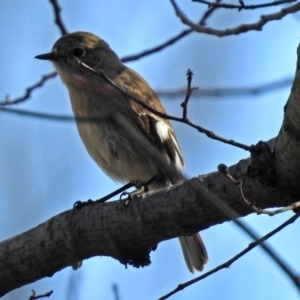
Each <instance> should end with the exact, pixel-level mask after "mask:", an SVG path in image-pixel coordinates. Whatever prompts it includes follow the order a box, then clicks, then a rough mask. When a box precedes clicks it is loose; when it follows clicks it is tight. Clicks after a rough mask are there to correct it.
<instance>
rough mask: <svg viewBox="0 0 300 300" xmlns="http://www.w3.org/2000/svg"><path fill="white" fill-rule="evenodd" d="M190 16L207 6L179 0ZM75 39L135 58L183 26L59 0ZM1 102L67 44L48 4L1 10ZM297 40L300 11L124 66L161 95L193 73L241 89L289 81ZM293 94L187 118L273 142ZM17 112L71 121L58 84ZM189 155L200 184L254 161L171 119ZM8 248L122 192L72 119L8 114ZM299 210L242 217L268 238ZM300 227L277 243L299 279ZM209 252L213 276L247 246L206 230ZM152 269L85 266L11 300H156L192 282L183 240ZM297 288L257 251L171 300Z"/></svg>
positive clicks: (204, 108)
mask: <svg viewBox="0 0 300 300" xmlns="http://www.w3.org/2000/svg"><path fill="white" fill-rule="evenodd" d="M178 3H179V4H180V5H181V7H182V8H184V9H185V10H186V13H187V14H189V16H190V17H191V18H192V19H193V20H195V21H196V20H198V18H199V16H200V15H201V12H202V11H203V9H204V6H203V5H201V4H198V3H193V2H190V1H180V2H179V1H178ZM60 4H61V7H62V18H63V20H64V23H65V25H66V28H67V30H68V31H70V32H71V31H77V30H84V31H90V32H93V33H95V34H97V35H99V36H101V37H102V38H103V39H104V40H106V41H107V42H108V43H109V44H110V46H111V47H112V49H114V51H115V52H116V53H117V54H118V55H119V56H120V57H124V56H125V55H129V54H135V53H138V52H140V51H142V50H144V49H148V48H150V47H152V46H156V45H158V44H160V43H162V42H164V41H165V40H166V39H168V38H170V37H173V36H174V35H176V34H177V33H178V32H180V31H181V30H183V29H185V28H186V27H185V26H184V25H182V24H181V23H180V21H179V20H178V19H177V18H176V16H175V15H174V12H173V9H172V7H171V5H170V3H169V1H160V0H153V1H147V2H144V1H142V2H141V1H136V0H128V1H126V2H125V1H120V0H112V1H109V2H103V1H83V0H77V1H60ZM0 7H1V19H0V25H1V37H2V38H1V39H0V44H1V53H2V56H1V60H0V62H1V68H0V82H1V84H0V95H1V96H0V98H5V96H6V95H9V96H10V97H11V98H14V97H17V96H19V95H22V94H23V93H24V89H25V87H28V86H30V85H32V84H33V83H35V82H37V81H38V80H39V79H40V77H41V76H42V75H43V74H45V73H49V72H51V71H53V67H52V65H51V63H49V62H45V61H39V60H35V59H34V58H33V57H34V56H35V55H37V54H41V53H45V52H49V51H50V49H51V47H52V45H53V43H54V42H55V41H56V40H57V39H58V38H59V37H60V32H59V30H58V28H57V27H56V26H55V25H54V22H53V19H54V16H53V13H52V7H51V6H50V4H49V2H48V1H34V0H26V1H17V0H11V1H6V2H2V3H1V4H0ZM278 9H279V8H275V9H274V8H273V9H264V10H260V11H248V12H245V11H242V12H240V13H237V12H233V11H217V12H216V13H215V14H214V15H213V16H212V17H211V18H210V19H209V24H211V25H213V26H214V27H218V28H227V27H232V26H235V25H237V24H240V23H242V22H244V23H245V22H254V21H256V20H257V18H258V16H259V15H261V14H265V13H270V12H272V11H276V10H278ZM298 43H299V14H297V15H295V16H288V17H286V18H284V19H283V20H282V21H276V22H272V23H269V24H267V25H266V26H265V27H264V29H263V31H261V32H249V33H246V34H242V35H239V36H230V37H224V38H217V37H214V36H207V35H203V34H196V33H193V34H191V35H189V36H188V37H185V38H184V39H182V40H181V41H180V42H178V43H176V44H175V45H173V46H171V47H169V48H167V49H165V50H163V51H161V52H160V53H157V54H153V55H151V56H147V57H145V58H143V59H140V60H138V61H134V62H130V63H128V64H127V65H128V66H129V67H131V68H133V69H134V70H136V71H137V72H138V73H140V74H141V75H142V76H143V77H144V78H145V79H146V80H147V81H148V83H149V84H150V85H151V86H152V87H153V88H154V89H166V90H167V89H175V88H178V87H183V86H185V85H186V77H185V73H186V70H187V69H188V68H191V69H192V70H193V73H194V79H193V85H195V86H199V88H200V89H201V88H206V87H242V86H249V85H251V86H252V85H256V84H262V83H266V82H271V81H273V80H278V79H280V78H284V77H287V76H291V77H292V76H293V74H294V72H295V66H296V58H297V57H296V50H297V47H298ZM289 90H290V87H287V88H285V89H281V90H276V91H274V92H270V93H268V94H263V95H257V96H251V97H249V96H240V97H229V96H227V97H225V96H224V97H218V98H205V97H201V98H199V97H192V99H191V102H190V106H189V117H190V118H191V119H192V120H193V121H194V122H196V123H198V124H199V125H201V126H203V127H205V128H207V129H210V130H212V131H214V132H215V133H217V134H219V135H222V136H224V137H227V138H232V139H234V140H236V141H239V142H241V143H245V144H248V145H250V144H253V143H256V142H258V141H259V140H268V139H270V138H272V137H274V136H276V135H277V133H278V131H279V129H280V126H281V123H282V117H283V106H284V104H285V102H286V100H287V97H288V95H289ZM161 100H162V102H163V104H164V106H165V108H166V110H167V112H168V113H169V114H174V115H180V114H181V107H180V103H181V102H182V98H180V97H176V98H174V99H167V98H162V99H161ZM14 107H16V108H22V109H27V110H32V111H41V112H47V113H56V114H69V115H71V108H70V103H69V98H68V94H67V91H66V88H65V87H64V86H63V85H62V83H61V82H60V80H59V79H58V78H55V79H51V80H49V81H48V82H47V83H46V84H45V86H44V87H43V88H41V89H39V90H36V91H35V92H34V93H33V95H32V97H31V98H30V100H28V101H26V102H24V103H21V104H19V105H17V106H14ZM173 126H174V129H175V131H176V134H177V137H178V139H179V142H180V144H181V147H182V150H183V154H184V157H185V162H186V167H185V170H184V171H185V174H186V175H187V176H189V177H193V176H196V175H199V174H205V173H209V172H213V171H215V170H216V168H217V165H218V164H219V163H225V164H227V165H231V164H234V163H237V162H238V161H239V160H240V159H243V158H246V157H248V153H247V152H245V151H243V150H240V149H236V148H234V147H232V146H229V145H224V144H221V143H220V142H217V141H213V140H210V139H208V138H207V137H206V136H204V135H201V134H199V133H197V132H196V131H194V130H193V129H191V128H189V127H187V126H185V125H182V124H176V123H173ZM0 128H1V131H0V151H1V154H2V155H1V157H0V178H1V184H0V207H1V210H0V220H1V221H0V222H1V223H0V224H1V226H0V240H4V239H7V238H9V237H11V236H14V235H16V234H19V233H22V232H24V231H25V230H28V229H30V228H32V227H34V226H36V225H38V224H40V223H41V222H43V221H46V220H47V219H49V218H51V217H52V216H54V215H56V214H58V213H60V212H62V211H65V210H67V209H70V208H71V207H72V205H73V203H74V202H75V201H76V200H79V199H80V200H85V199H89V198H92V199H96V198H99V197H101V196H102V195H105V194H107V193H109V192H111V191H112V190H114V189H116V188H117V187H119V185H118V184H116V183H114V182H113V181H112V180H111V179H109V178H108V177H106V176H105V175H104V174H103V173H102V172H101V170H100V169H99V168H98V167H97V165H96V164H95V163H94V162H93V161H92V159H91V158H90V157H89V156H88V154H87V152H86V150H85V149H84V147H83V145H82V143H81V141H80V138H79V136H78V134H77V130H76V127H75V124H74V123H72V122H57V121H51V120H40V119H32V118H28V117H22V116H18V115H9V114H5V113H2V112H0ZM290 215H291V213H285V214H282V215H278V216H275V217H272V218H270V217H266V216H256V215H254V214H253V215H251V216H248V217H247V218H244V221H246V222H247V224H248V225H250V226H251V227H252V228H253V229H255V230H256V231H257V232H258V233H259V234H261V235H263V234H266V233H267V232H269V231H270V230H272V229H273V228H275V227H276V226H278V225H279V224H280V223H281V222H283V221H284V220H286V219H287V218H288V217H289V216H290ZM298 226H299V225H298V223H297V222H296V223H295V224H293V225H292V226H290V227H288V228H286V229H285V230H284V231H282V232H280V233H278V234H277V235H276V236H275V237H274V238H272V239H271V240H270V241H269V244H270V245H271V246H272V247H274V249H276V251H277V252H278V253H279V254H280V256H282V257H283V258H284V260H285V261H286V262H287V263H288V264H289V265H290V266H291V267H292V269H294V270H295V271H298V272H299V266H298V262H299V255H298V253H299V251H300V242H299V239H298V230H297V227H298ZM201 235H202V236H203V239H204V241H205V244H206V246H207V250H208V252H209V263H208V264H207V266H206V267H205V270H206V271H207V270H210V269H212V268H214V267H215V266H217V265H218V264H220V263H222V262H224V261H225V260H227V259H229V258H231V256H233V255H234V254H236V253H237V252H239V251H241V250H242V249H243V248H245V247H246V246H247V245H248V243H249V242H250V241H251V240H250V239H249V238H248V237H245V235H244V234H243V233H242V232H241V231H240V230H239V229H238V228H236V227H235V226H234V224H232V223H230V222H228V223H225V224H221V225H218V226H214V227H211V228H209V229H207V230H205V231H203V232H202V233H201ZM151 260H152V264H151V265H150V266H149V267H147V268H143V269H134V268H132V267H128V268H127V269H126V268H125V267H124V266H123V265H121V264H120V263H119V262H117V261H115V260H113V259H112V258H104V257H101V258H100V257H95V258H92V259H89V260H86V261H84V263H83V267H82V268H80V269H79V270H78V271H76V272H74V271H72V269H71V268H66V269H64V270H62V271H60V272H58V273H56V274H55V275H54V276H52V277H51V278H46V279H43V280H40V281H38V282H35V283H33V284H30V285H28V286H25V287H23V288H22V289H18V290H15V291H13V292H12V293H10V294H8V295H6V296H5V297H4V298H3V299H5V300H8V299H25V298H26V297H27V298H28V297H29V295H30V293H31V290H32V289H34V290H35V291H36V292H37V293H43V292H46V291H48V290H51V289H53V290H54V294H53V295H52V296H51V299H74V300H83V299H91V300H93V299H114V297H113V293H112V284H114V283H116V284H118V287H119V291H120V296H121V300H127V299H145V300H148V299H157V298H158V297H160V296H162V295H163V294H165V293H167V292H169V291H170V290H171V289H173V288H174V287H176V286H177V285H178V284H179V283H182V282H184V281H186V280H189V279H192V278H194V277H195V276H194V275H191V274H189V272H188V271H187V269H186V267H185V264H184V261H183V258H182V255H181V251H180V247H179V243H178V241H177V239H174V240H171V241H167V242H164V243H161V244H160V245H159V246H158V249H157V250H156V251H155V252H153V253H152V254H151ZM298 296H299V295H298V294H297V292H296V290H295V288H294V287H293V286H292V285H291V283H290V282H289V281H288V279H287V278H286V277H285V276H284V275H283V274H282V273H281V271H280V270H278V268H277V267H276V266H275V265H274V264H273V263H272V261H270V259H269V258H268V257H266V256H265V254H264V253H263V252H262V250H260V249H255V250H253V251H251V252H250V253H249V254H248V255H247V256H245V257H243V258H241V259H240V260H239V261H238V262H236V263H235V264H234V265H232V267H231V268H230V269H227V270H222V271H220V272H218V273H217V274H215V275H214V276H211V277H209V278H207V279H205V280H204V281H201V282H200V283H198V284H195V285H193V286H192V287H189V288H187V289H186V290H184V291H183V292H180V293H178V294H176V295H174V296H173V297H172V298H171V299H174V300H175V299H199V298H201V299H210V300H215V299H216V300H217V299H232V300H235V299H236V300H237V299H246V300H247V299H251V300H252V299H290V300H293V299H298Z"/></svg>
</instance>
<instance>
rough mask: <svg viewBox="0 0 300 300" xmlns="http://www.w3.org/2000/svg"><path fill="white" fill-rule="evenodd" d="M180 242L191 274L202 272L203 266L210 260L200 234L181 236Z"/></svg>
mask: <svg viewBox="0 0 300 300" xmlns="http://www.w3.org/2000/svg"><path fill="white" fill-rule="evenodd" d="M179 241H180V245H181V248H182V252H183V256H184V259H185V262H186V265H187V267H188V269H189V270H190V272H192V273H194V271H195V270H198V271H202V269H203V265H204V264H206V262H207V260H208V256H207V252H206V249H205V246H204V243H203V241H202V239H201V237H200V234H199V233H195V234H193V235H191V236H181V237H179Z"/></svg>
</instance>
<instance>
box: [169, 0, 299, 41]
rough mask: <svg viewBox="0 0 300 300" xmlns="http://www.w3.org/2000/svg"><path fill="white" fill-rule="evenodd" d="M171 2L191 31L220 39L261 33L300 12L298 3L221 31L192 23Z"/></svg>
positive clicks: (174, 3)
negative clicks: (254, 20)
mask: <svg viewBox="0 0 300 300" xmlns="http://www.w3.org/2000/svg"><path fill="white" fill-rule="evenodd" d="M170 2H171V4H172V6H173V8H174V10H175V13H176V15H177V17H178V18H179V19H180V20H181V22H182V23H184V24H186V25H188V26H189V27H190V29H193V30H194V31H196V32H200V33H206V34H210V35H215V36H218V37H223V36H228V35H236V34H240V33H244V32H247V31H251V30H256V31H260V30H262V28H263V26H264V25H265V24H267V23H268V22H270V21H274V20H280V19H282V18H283V17H285V16H287V15H289V14H291V13H295V12H297V11H299V10H300V3H299V2H298V3H296V4H295V5H292V6H290V7H287V8H283V9H281V10H280V11H278V12H276V13H273V14H269V15H262V16H260V19H259V20H258V21H257V22H254V23H249V24H242V25H239V26H237V27H233V28H229V29H225V30H220V29H215V28H211V27H204V26H201V25H199V24H196V23H194V22H192V21H191V20H190V19H189V18H188V17H186V15H185V14H184V13H183V11H182V10H181V9H180V8H179V6H178V5H177V4H176V2H175V0H170Z"/></svg>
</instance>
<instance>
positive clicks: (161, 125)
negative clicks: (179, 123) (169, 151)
mask: <svg viewBox="0 0 300 300" xmlns="http://www.w3.org/2000/svg"><path fill="white" fill-rule="evenodd" d="M169 131H170V126H169V125H168V124H166V123H165V122H164V121H157V123H156V132H157V134H158V136H159V137H160V138H161V140H162V142H164V141H165V140H167V139H168V138H169V137H170V133H169Z"/></svg>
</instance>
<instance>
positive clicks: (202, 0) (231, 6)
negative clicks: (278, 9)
mask: <svg viewBox="0 0 300 300" xmlns="http://www.w3.org/2000/svg"><path fill="white" fill-rule="evenodd" d="M192 1H193V2H200V3H203V4H207V5H208V6H209V7H217V8H229V9H238V10H242V9H257V8H263V7H269V6H276V5H280V4H285V3H291V2H296V1H297V0H282V1H272V2H267V3H262V4H257V5H246V4H244V2H240V5H237V4H228V3H216V2H210V1H206V0H192Z"/></svg>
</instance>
